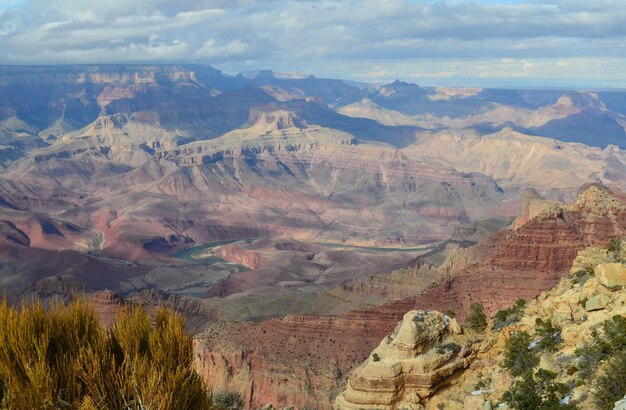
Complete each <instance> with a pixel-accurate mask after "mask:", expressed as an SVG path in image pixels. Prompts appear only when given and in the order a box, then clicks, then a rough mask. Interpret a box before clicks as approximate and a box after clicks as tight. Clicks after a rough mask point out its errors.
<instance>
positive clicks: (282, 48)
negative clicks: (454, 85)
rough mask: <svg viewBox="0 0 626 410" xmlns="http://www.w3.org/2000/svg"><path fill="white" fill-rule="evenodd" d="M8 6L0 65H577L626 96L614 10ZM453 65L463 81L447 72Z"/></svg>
mask: <svg viewBox="0 0 626 410" xmlns="http://www.w3.org/2000/svg"><path fill="white" fill-rule="evenodd" d="M6 4H11V5H12V6H11V7H5V8H2V7H0V14H1V15H2V18H1V20H2V22H0V55H2V56H3V60H2V61H3V62H6V63H59V62H107V61H129V62H130V61H154V62H172V61H180V62H186V61H194V62H204V63H208V64H215V65H217V66H218V67H221V68H223V69H226V70H228V71H231V72H236V71H240V70H248V69H250V68H251V67H257V68H271V69H276V70H282V71H292V70H297V71H306V72H314V73H316V74H322V75H329V76H341V77H348V78H355V79H356V78H358V79H362V80H364V79H365V80H366V79H367V78H365V77H361V76H363V75H366V73H368V72H369V73H372V74H373V75H372V77H370V78H369V79H370V80H376V79H379V78H382V77H383V76H382V75H381V73H387V72H392V73H393V72H395V73H398V74H403V75H411V73H413V74H414V75H417V74H415V73H421V74H420V75H422V77H421V78H435V79H436V78H469V77H470V76H473V78H486V77H485V75H490V74H489V71H488V70H484V69H483V66H484V65H485V64H486V62H496V63H495V64H496V67H500V66H502V67H503V68H502V69H506V67H505V64H504V63H502V61H503V59H512V61H523V63H521V65H518V64H515V65H514V67H512V68H511V69H514V70H518V71H516V73H517V74H515V76H518V78H522V77H526V76H531V77H532V76H534V75H537V76H542V78H546V79H547V78H554V79H562V78H564V76H565V78H567V76H568V75H570V74H569V73H570V72H571V73H572V74H571V75H572V76H574V75H575V76H588V77H589V78H592V77H594V76H596V73H595V72H594V73H587V74H586V73H584V72H581V71H580V70H578V69H576V70H574V67H573V66H572V65H567V66H558V64H556V63H554V64H553V63H549V64H548V63H547V62H548V61H550V62H552V61H554V62H556V61H560V62H571V61H574V60H576V61H579V62H585V63H584V64H583V66H585V67H587V66H590V64H591V62H592V61H600V62H603V67H604V68H603V69H604V70H605V71H604V72H603V74H604V75H610V76H611V77H610V78H607V79H606V80H607V81H611V82H613V83H618V82H619V81H622V82H623V84H624V86H626V69H625V68H626V67H624V66H620V67H618V68H621V69H622V70H621V72H622V73H621V74H620V72H619V71H620V70H617V69H615V68H613V67H610V64H609V62H613V63H616V62H617V63H620V64H621V62H622V61H623V60H624V59H626V24H623V22H624V21H626V7H623V0H594V1H593V2H589V1H583V0H552V1H540V0H519V1H510V0H489V1H487V0H482V1H478V0H477V1H460V0H459V1H426V0H315V1H314V0H265V1H252V0H230V1H227V0H178V1H176V2H171V1H167V0H132V1H131V0H108V1H106V2H84V1H80V0H55V1H54V2H50V1H48V0H10V1H9V2H8V3H6ZM459 61H461V62H462V64H461V66H462V67H464V68H465V69H466V73H463V72H462V70H459V69H457V68H456V67H457V64H458V63H457V62H459ZM363 65H366V67H363ZM394 65H395V66H394ZM398 67H404V68H403V69H399V68H398ZM423 67H428V70H427V71H428V73H430V74H429V76H426V77H424V76H423V75H425V74H426V71H424V70H422V68H423ZM451 67H452V68H451ZM498 70H500V69H495V68H494V69H493V70H492V71H493V75H499V73H500V71H498ZM564 71H566V72H565V73H564ZM524 73H525V74H524ZM374 74H375V75H374ZM511 78H515V77H514V76H511ZM580 80H584V78H580Z"/></svg>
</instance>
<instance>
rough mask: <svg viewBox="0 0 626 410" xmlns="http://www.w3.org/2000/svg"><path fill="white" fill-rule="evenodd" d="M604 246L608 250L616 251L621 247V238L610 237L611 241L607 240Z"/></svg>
mask: <svg viewBox="0 0 626 410" xmlns="http://www.w3.org/2000/svg"><path fill="white" fill-rule="evenodd" d="M606 248H607V249H608V251H609V252H616V253H618V252H619V251H620V250H621V249H622V238H619V237H615V238H613V239H611V242H609V244H608V246H607V247H606Z"/></svg>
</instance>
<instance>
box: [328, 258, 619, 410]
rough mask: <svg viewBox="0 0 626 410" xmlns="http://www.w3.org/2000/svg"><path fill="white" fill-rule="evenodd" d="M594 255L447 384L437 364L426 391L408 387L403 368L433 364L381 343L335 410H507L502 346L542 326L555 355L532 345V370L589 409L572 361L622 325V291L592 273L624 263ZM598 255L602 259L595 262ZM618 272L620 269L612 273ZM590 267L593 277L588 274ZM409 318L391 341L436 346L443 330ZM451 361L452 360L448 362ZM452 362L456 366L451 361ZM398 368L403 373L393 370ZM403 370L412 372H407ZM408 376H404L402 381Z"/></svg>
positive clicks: (588, 390) (477, 350) (588, 391)
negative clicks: (609, 323) (596, 337)
mask: <svg viewBox="0 0 626 410" xmlns="http://www.w3.org/2000/svg"><path fill="white" fill-rule="evenodd" d="M600 251H602V250H601V249H599V248H586V249H585V250H583V251H581V252H580V253H579V258H578V259H577V261H578V263H580V262H581V261H584V262H585V264H586V265H587V266H590V265H592V266H591V267H592V269H591V270H590V271H588V272H587V271H580V270H578V269H577V267H578V266H576V265H573V266H572V273H571V274H570V275H568V276H567V277H565V278H563V279H561V280H560V282H559V283H558V284H557V285H556V286H555V287H554V288H552V289H550V290H548V291H546V292H543V293H541V294H540V295H538V296H537V297H535V298H534V299H532V300H529V301H528V302H527V303H526V305H525V307H524V308H523V311H522V313H521V316H520V317H519V318H518V320H517V321H516V322H515V323H512V324H510V325H509V326H507V327H505V328H503V329H501V330H488V331H486V333H484V334H483V335H481V337H480V338H481V339H484V340H483V341H482V342H481V343H480V344H477V345H475V346H474V347H473V349H472V350H471V351H473V354H472V355H471V356H469V359H471V360H468V361H469V366H462V365H458V366H459V367H458V368H459V369H463V370H459V372H457V373H456V374H454V375H453V376H450V374H449V373H451V372H447V371H444V372H443V374H438V373H437V372H436V370H435V369H437V367H438V366H440V365H441V363H438V364H437V365H436V366H433V367H432V368H430V371H431V374H432V377H431V378H426V379H422V380H428V382H427V383H426V385H428V387H427V388H424V386H423V385H420V384H419V383H415V382H414V379H412V378H411V376H412V375H414V374H415V370H414V369H415V367H411V366H407V362H409V363H410V362H411V361H412V360H417V359H420V360H423V361H424V360H425V361H428V358H430V359H431V360H432V359H433V356H430V353H431V352H432V349H431V350H426V351H422V352H420V353H419V354H417V355H416V354H415V353H413V352H412V353H410V354H408V355H407V354H402V353H404V352H406V349H407V346H409V347H410V346H414V345H412V343H402V344H400V345H401V348H400V349H399V351H400V352H401V353H400V354H398V353H397V352H398V348H396V347H394V342H395V340H392V339H386V340H383V342H381V344H380V345H379V347H377V348H376V349H374V350H373V353H372V355H371V356H370V357H369V358H368V360H367V361H366V362H365V363H363V364H362V365H361V366H359V367H357V368H356V369H354V370H353V371H352V372H351V374H350V376H349V377H348V382H347V384H346V388H345V390H344V391H343V392H342V393H341V394H340V395H338V397H337V399H336V401H335V408H337V409H359V408H368V409H369V408H372V409H401V408H417V409H423V408H425V409H428V410H430V409H432V410H434V409H440V408H445V409H453V410H456V409H458V410H461V409H465V410H467V409H472V410H473V409H476V410H482V409H486V408H496V407H498V406H499V407H503V408H508V407H507V405H506V404H505V403H504V402H503V400H502V396H503V393H504V392H505V391H506V390H508V389H509V388H511V386H512V382H513V378H512V377H511V376H510V375H508V374H507V372H506V370H505V369H504V368H503V367H502V366H501V363H502V361H503V351H504V349H505V342H506V340H507V339H508V338H510V337H511V335H512V334H514V333H516V332H520V331H528V332H529V333H531V334H532V333H533V332H535V329H536V327H537V323H542V322H541V321H543V322H546V321H549V322H551V323H552V324H553V325H554V326H556V328H555V329H556V330H555V331H556V332H558V338H556V339H555V340H556V342H555V343H556V349H554V350H540V349H539V348H538V347H535V346H536V345H537V343H538V341H540V340H541V338H540V337H539V336H537V335H535V336H534V339H533V340H534V342H533V343H532V344H531V346H530V347H529V349H530V350H537V354H538V355H539V356H540V362H539V365H538V368H542V369H546V370H549V371H552V372H555V373H556V379H555V381H558V382H561V383H564V384H565V385H566V386H569V387H568V389H569V391H568V392H566V393H564V394H563V396H562V397H563V399H565V398H566V397H567V401H568V402H571V403H572V404H576V405H577V406H578V408H580V409H583V408H585V409H586V408H595V407H594V403H593V395H594V390H593V387H592V386H593V383H591V381H590V380H587V383H578V382H577V377H578V373H577V372H578V371H579V369H578V367H577V366H579V364H580V361H579V360H580V359H579V358H578V356H579V355H581V354H584V353H581V352H579V351H577V350H576V349H577V348H580V347H582V346H584V345H585V344H587V343H589V342H590V341H591V340H592V334H593V333H594V332H597V331H598V329H599V325H600V324H601V323H602V322H604V321H605V320H609V319H611V318H612V317H613V316H615V315H618V316H622V317H626V289H625V288H623V287H619V288H616V287H613V286H606V285H605V284H604V283H603V280H602V276H598V275H597V274H598V273H600V275H602V272H603V266H606V265H610V266H611V268H614V269H616V270H618V271H620V272H622V271H623V270H624V267H623V266H622V265H621V263H620V262H607V261H611V260H615V259H618V260H622V257H623V255H620V256H616V255H612V254H609V253H608V252H607V251H606V249H603V252H600ZM601 253H603V256H599V255H600V254H601ZM590 255H593V256H590ZM618 265H619V269H617V268H618ZM594 267H595V268H596V274H594V270H593V268H594ZM581 275H582V276H581ZM415 315H416V312H414V311H413V312H409V313H407V314H406V315H405V317H404V319H403V321H402V323H401V324H400V325H399V327H398V328H396V331H395V332H394V333H393V334H392V335H391V336H392V338H393V337H396V338H397V336H398V335H406V334H410V335H411V337H409V340H410V341H411V342H416V341H418V340H421V341H422V342H423V341H424V340H425V339H426V340H428V339H429V337H433V335H435V340H437V339H436V336H440V335H441V334H440V333H439V332H441V329H444V330H445V326H444V325H442V323H440V322H439V321H437V320H434V321H431V322H430V325H429V326H427V327H426V328H422V327H419V324H420V323H425V321H424V322H421V321H419V322H418V324H417V325H415V324H413V323H411V321H412V320H413V318H414V317H415ZM424 316H426V315H424ZM427 316H429V317H431V318H437V317H443V315H441V314H440V313H437V312H429V313H428V315H427ZM539 320H541V321H539ZM402 329H408V330H409V332H407V333H403V332H402ZM476 336H477V335H474V336H473V337H469V338H464V337H463V336H457V341H458V342H460V343H461V344H462V343H464V340H472V339H476ZM544 337H545V336H544ZM550 337H553V335H551V336H550ZM396 340H397V339H396ZM435 343H437V342H435ZM444 351H445V349H440V350H439V352H440V353H443V352H444ZM374 353H376V356H374ZM389 356H391V357H393V359H389V360H385V357H389ZM407 356H408V357H414V359H410V358H409V359H406V357H407ZM374 357H375V358H376V359H375V358H374ZM434 357H437V356H434ZM452 357H455V356H454V355H452ZM378 359H380V360H378ZM375 360H378V361H375ZM456 360H457V361H459V360H461V359H460V358H459V357H456ZM452 363H455V362H452ZM456 363H458V362H456ZM396 364H402V365H401V366H400V365H398V366H397V367H394V365H396ZM444 367H445V364H444ZM407 369H413V372H407V371H406V370H407ZM407 374H408V376H405V375H407ZM418 374H419V372H418ZM400 376H402V377H400ZM418 379H419V377H418ZM437 383H441V384H443V385H445V386H446V388H445V389H440V390H438V391H437V390H435V391H434V392H433V388H432V386H433V385H434V386H436V385H437ZM620 397H621V396H620ZM407 398H408V400H407ZM621 403H622V402H621V401H620V402H617V403H615V405H616V406H618V405H620V406H621V405H622V404H621ZM616 408H619V407H616Z"/></svg>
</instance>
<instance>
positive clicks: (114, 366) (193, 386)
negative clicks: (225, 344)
mask: <svg viewBox="0 0 626 410" xmlns="http://www.w3.org/2000/svg"><path fill="white" fill-rule="evenodd" d="M192 359H193V355H192V340H191V336H190V335H189V334H187V333H186V331H185V320H184V318H183V317H182V316H181V315H179V314H177V313H174V312H172V311H169V310H166V309H161V310H159V311H158V312H157V313H156V314H155V317H154V321H153V322H152V320H151V318H150V316H149V315H147V314H146V313H145V312H144V311H143V309H142V308H141V307H124V308H121V309H120V310H119V311H118V312H117V317H116V321H115V323H114V324H113V325H112V327H111V328H110V329H105V328H103V327H102V326H101V325H100V323H99V322H98V319H97V317H96V315H95V314H94V312H93V311H92V310H91V309H90V308H89V307H88V306H87V305H86V304H85V303H84V302H81V301H75V302H72V303H70V304H68V305H63V304H55V305H53V306H52V307H51V308H50V309H45V308H44V307H43V306H42V305H41V304H40V303H32V304H24V305H22V306H21V308H20V309H17V308H13V307H10V306H8V304H7V302H6V300H5V301H4V302H3V303H2V304H1V305H0V390H3V391H2V392H0V402H1V403H2V405H3V407H8V408H11V409H34V408H47V409H63V408H67V409H81V410H101V409H102V410H103V409H133V410H135V409H137V410H140V409H141V410H147V409H150V410H152V409H155V410H156V409H163V410H165V409H213V408H215V407H214V406H213V404H212V400H211V396H210V394H209V393H208V391H207V389H206V387H205V385H204V384H203V382H202V380H201V379H200V378H199V376H198V375H197V374H196V373H195V372H194V371H193V369H192ZM2 385H4V389H1V386H2ZM2 396H4V398H2ZM2 400H3V401H2Z"/></svg>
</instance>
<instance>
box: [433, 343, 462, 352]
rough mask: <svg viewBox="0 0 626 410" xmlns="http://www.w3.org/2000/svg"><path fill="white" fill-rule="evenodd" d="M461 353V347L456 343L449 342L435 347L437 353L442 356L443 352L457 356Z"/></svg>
mask: <svg viewBox="0 0 626 410" xmlns="http://www.w3.org/2000/svg"><path fill="white" fill-rule="evenodd" d="M460 351H461V346H459V345H458V344H457V343H454V342H450V343H445V344H443V345H439V346H437V353H439V354H444V353H445V352H452V353H454V354H458V353H459V352H460Z"/></svg>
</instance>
